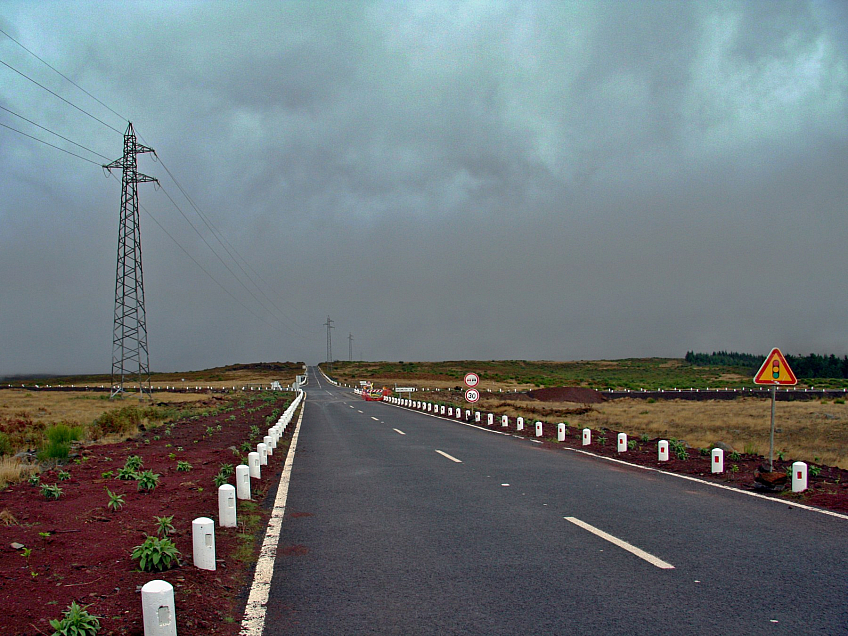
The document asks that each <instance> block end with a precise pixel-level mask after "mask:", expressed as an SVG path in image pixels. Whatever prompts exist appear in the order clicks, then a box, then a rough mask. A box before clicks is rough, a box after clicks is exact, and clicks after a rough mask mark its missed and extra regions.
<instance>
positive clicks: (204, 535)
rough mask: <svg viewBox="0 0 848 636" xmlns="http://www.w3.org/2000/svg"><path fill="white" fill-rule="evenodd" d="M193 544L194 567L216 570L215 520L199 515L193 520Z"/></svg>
mask: <svg viewBox="0 0 848 636" xmlns="http://www.w3.org/2000/svg"><path fill="white" fill-rule="evenodd" d="M191 545H192V548H193V551H194V567H196V568H199V569H201V570H214V569H215V522H213V521H212V520H211V519H210V518H209V517H198V518H197V519H195V520H194V521H192V522H191Z"/></svg>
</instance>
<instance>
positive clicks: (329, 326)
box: [324, 316, 335, 369]
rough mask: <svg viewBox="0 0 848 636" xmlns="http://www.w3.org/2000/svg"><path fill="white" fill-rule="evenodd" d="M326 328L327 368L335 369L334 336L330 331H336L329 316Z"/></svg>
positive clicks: (325, 324)
mask: <svg viewBox="0 0 848 636" xmlns="http://www.w3.org/2000/svg"><path fill="white" fill-rule="evenodd" d="M324 326H325V327H326V328H327V367H328V368H329V369H332V368H333V336H332V334H331V332H330V329H335V327H334V326H333V321H332V320H330V316H327V322H325V323H324Z"/></svg>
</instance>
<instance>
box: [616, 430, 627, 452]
mask: <svg viewBox="0 0 848 636" xmlns="http://www.w3.org/2000/svg"><path fill="white" fill-rule="evenodd" d="M617 450H618V452H619V453H623V452H625V451H626V450H627V433H619V434H618V448H617Z"/></svg>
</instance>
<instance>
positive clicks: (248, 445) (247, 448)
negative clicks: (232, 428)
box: [239, 442, 253, 453]
mask: <svg viewBox="0 0 848 636" xmlns="http://www.w3.org/2000/svg"><path fill="white" fill-rule="evenodd" d="M239 448H241V450H242V452H243V453H249V452H250V451H252V450H253V445H252V444H251V443H250V442H242V443H241V446H240V447H239Z"/></svg>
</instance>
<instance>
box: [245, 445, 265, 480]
mask: <svg viewBox="0 0 848 636" xmlns="http://www.w3.org/2000/svg"><path fill="white" fill-rule="evenodd" d="M247 465H248V467H249V468H250V476H251V477H253V478H254V479H261V478H262V469H261V468H260V467H259V453H257V452H256V451H253V452H252V453H248V454H247Z"/></svg>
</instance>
